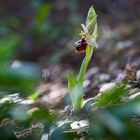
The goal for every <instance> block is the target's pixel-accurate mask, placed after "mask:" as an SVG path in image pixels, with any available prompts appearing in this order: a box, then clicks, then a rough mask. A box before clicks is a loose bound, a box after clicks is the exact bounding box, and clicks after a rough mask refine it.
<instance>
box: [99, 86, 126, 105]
mask: <svg viewBox="0 0 140 140" xmlns="http://www.w3.org/2000/svg"><path fill="white" fill-rule="evenodd" d="M123 94H124V87H123V86H122V85H118V86H116V87H115V88H114V89H112V90H111V91H109V92H106V93H104V94H103V95H102V96H101V97H100V98H99V100H98V101H97V103H98V104H99V105H101V106H106V105H113V104H117V103H120V102H121V97H122V95H123Z"/></svg>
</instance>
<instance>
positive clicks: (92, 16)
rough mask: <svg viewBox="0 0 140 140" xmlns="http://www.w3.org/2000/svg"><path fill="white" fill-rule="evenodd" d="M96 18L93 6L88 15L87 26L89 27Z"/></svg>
mask: <svg viewBox="0 0 140 140" xmlns="http://www.w3.org/2000/svg"><path fill="white" fill-rule="evenodd" d="M96 17H97V15H96V12H95V10H94V8H93V6H91V7H90V9H89V11H88V14H87V18H86V25H88V24H89V23H90V22H91V21H92V20H93V19H94V18H96Z"/></svg>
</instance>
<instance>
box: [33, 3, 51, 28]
mask: <svg viewBox="0 0 140 140" xmlns="http://www.w3.org/2000/svg"><path fill="white" fill-rule="evenodd" d="M50 11H51V5H50V4H48V3H46V4H43V5H42V6H41V7H40V9H39V10H38V12H37V15H36V17H35V26H36V27H37V28H39V26H41V25H42V23H43V22H44V21H45V19H46V18H47V17H48V16H49V13H50Z"/></svg>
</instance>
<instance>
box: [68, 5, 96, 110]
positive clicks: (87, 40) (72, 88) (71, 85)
mask: <svg viewBox="0 0 140 140" xmlns="http://www.w3.org/2000/svg"><path fill="white" fill-rule="evenodd" d="M81 27H82V29H83V30H82V31H81V33H80V34H79V35H80V37H81V40H80V41H78V42H76V43H75V45H76V48H75V50H76V51H77V52H83V51H84V50H85V57H84V59H83V62H82V64H81V68H80V71H79V74H78V76H75V75H74V74H73V73H71V72H69V73H68V90H69V93H70V97H71V101H72V106H73V110H74V111H79V110H80V109H81V108H82V106H83V82H84V77H85V73H86V70H87V67H88V64H89V62H90V59H91V57H92V54H93V50H94V48H97V47H98V45H97V43H96V40H97V35H98V27H97V15H96V12H95V10H94V8H93V6H92V7H91V8H90V9H89V11H88V14H87V18H86V24H85V25H84V24H81Z"/></svg>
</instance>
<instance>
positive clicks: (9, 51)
mask: <svg viewBox="0 0 140 140" xmlns="http://www.w3.org/2000/svg"><path fill="white" fill-rule="evenodd" d="M19 42H20V37H19V36H18V35H15V34H11V35H8V36H6V37H4V38H1V39H0V62H1V63H2V62H3V63H5V62H6V61H8V60H11V58H12V56H13V54H14V52H15V49H16V47H17V45H18V43H19Z"/></svg>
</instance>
